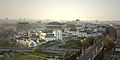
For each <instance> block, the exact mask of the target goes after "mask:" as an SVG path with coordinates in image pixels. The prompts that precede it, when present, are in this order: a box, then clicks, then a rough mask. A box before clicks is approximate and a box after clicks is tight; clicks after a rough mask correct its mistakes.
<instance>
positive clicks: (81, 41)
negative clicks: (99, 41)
mask: <svg viewBox="0 0 120 60" xmlns="http://www.w3.org/2000/svg"><path fill="white" fill-rule="evenodd" d="M80 43H81V44H82V47H83V48H82V54H84V53H85V50H86V49H87V48H88V47H89V43H88V42H87V40H86V39H85V38H84V39H81V40H80Z"/></svg>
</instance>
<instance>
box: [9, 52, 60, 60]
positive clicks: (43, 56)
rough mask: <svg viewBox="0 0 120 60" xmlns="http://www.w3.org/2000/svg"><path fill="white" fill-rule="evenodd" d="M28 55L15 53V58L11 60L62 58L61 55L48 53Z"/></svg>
mask: <svg viewBox="0 0 120 60" xmlns="http://www.w3.org/2000/svg"><path fill="white" fill-rule="evenodd" d="M27 53H28V54H21V53H14V56H13V57H12V58H11V60H46V57H52V56H61V55H60V54H55V53H47V52H41V53H31V52H27ZM29 54H30V55H29Z"/></svg>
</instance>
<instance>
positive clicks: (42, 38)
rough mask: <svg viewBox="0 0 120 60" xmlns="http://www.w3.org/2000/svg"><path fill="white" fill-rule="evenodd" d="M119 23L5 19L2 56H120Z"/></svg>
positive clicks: (67, 59)
mask: <svg viewBox="0 0 120 60" xmlns="http://www.w3.org/2000/svg"><path fill="white" fill-rule="evenodd" d="M119 27H120V25H119V21H118V22H113V21H111V22H106V23H105V21H103V22H101V23H100V22H98V21H95V22H94V23H93V22H82V21H81V20H79V19H76V20H73V21H67V22H62V21H61V22H56V21H46V22H45V21H34V22H30V21H12V20H7V21H1V22H0V60H120V29H119Z"/></svg>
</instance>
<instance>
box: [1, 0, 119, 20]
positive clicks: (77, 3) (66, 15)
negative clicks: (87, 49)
mask: <svg viewBox="0 0 120 60" xmlns="http://www.w3.org/2000/svg"><path fill="white" fill-rule="evenodd" d="M119 3H120V1H119V0H69V1H68V0H0V10H1V11H0V13H1V14H0V18H5V17H8V18H10V19H18V18H33V19H50V20H75V19H80V20H119V19H120V12H119V10H120V7H119V6H120V4H119Z"/></svg>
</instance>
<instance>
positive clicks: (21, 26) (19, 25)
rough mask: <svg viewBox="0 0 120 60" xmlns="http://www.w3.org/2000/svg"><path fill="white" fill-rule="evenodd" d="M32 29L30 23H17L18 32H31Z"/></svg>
mask: <svg viewBox="0 0 120 60" xmlns="http://www.w3.org/2000/svg"><path fill="white" fill-rule="evenodd" d="M30 27H31V26H30V23H29V22H17V31H29V30H30Z"/></svg>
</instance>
